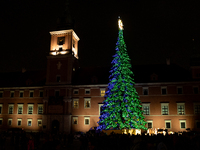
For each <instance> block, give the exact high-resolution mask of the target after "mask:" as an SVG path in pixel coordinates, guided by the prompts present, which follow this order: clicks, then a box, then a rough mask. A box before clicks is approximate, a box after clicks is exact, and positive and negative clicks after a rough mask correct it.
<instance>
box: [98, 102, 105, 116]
mask: <svg viewBox="0 0 200 150" xmlns="http://www.w3.org/2000/svg"><path fill="white" fill-rule="evenodd" d="M103 105H104V104H99V116H100V115H101V106H103Z"/></svg>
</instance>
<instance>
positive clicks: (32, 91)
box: [29, 90, 34, 98]
mask: <svg viewBox="0 0 200 150" xmlns="http://www.w3.org/2000/svg"><path fill="white" fill-rule="evenodd" d="M31 93H33V96H32V97H31ZM33 97H34V90H29V98H33Z"/></svg>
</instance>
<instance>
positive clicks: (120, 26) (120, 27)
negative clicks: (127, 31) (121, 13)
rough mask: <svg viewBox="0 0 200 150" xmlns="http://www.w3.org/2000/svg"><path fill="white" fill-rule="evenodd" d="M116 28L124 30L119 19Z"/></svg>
mask: <svg viewBox="0 0 200 150" xmlns="http://www.w3.org/2000/svg"><path fill="white" fill-rule="evenodd" d="M118 26H119V29H120V30H123V29H124V28H123V23H122V20H121V19H120V18H119V19H118Z"/></svg>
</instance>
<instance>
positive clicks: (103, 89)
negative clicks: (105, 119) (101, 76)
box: [100, 88, 106, 97]
mask: <svg viewBox="0 0 200 150" xmlns="http://www.w3.org/2000/svg"><path fill="white" fill-rule="evenodd" d="M102 91H104V93H102ZM102 94H104V95H102ZM105 94H106V89H105V88H100V96H101V97H104V96H105Z"/></svg>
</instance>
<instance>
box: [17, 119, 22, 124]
mask: <svg viewBox="0 0 200 150" xmlns="http://www.w3.org/2000/svg"><path fill="white" fill-rule="evenodd" d="M19 121H21V124H20V125H18V122H19ZM17 126H22V119H20V118H18V119H17Z"/></svg>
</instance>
